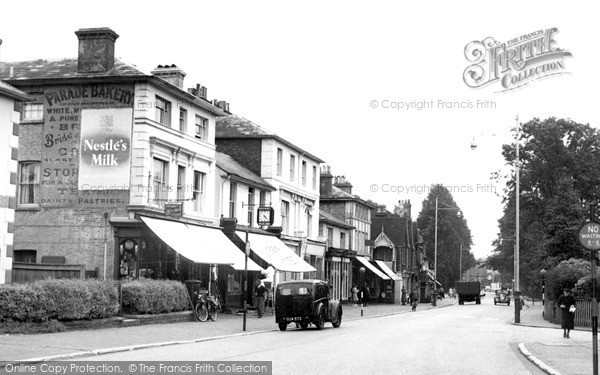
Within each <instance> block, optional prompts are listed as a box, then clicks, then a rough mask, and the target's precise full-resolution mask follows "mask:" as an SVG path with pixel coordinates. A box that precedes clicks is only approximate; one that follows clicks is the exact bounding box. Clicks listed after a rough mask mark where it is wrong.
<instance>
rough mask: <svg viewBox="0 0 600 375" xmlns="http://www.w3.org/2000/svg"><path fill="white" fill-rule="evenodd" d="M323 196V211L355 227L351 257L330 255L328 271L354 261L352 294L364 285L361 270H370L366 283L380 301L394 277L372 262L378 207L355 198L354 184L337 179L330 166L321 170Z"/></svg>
mask: <svg viewBox="0 0 600 375" xmlns="http://www.w3.org/2000/svg"><path fill="white" fill-rule="evenodd" d="M320 194H321V196H320V200H321V210H322V211H323V212H326V213H328V214H329V215H331V216H333V217H335V218H337V219H338V220H341V221H343V222H345V223H346V224H348V225H350V226H352V228H351V230H350V238H349V239H348V244H349V250H351V252H349V253H347V254H339V253H336V252H329V253H328V257H327V263H328V268H329V269H335V268H336V267H337V265H336V264H337V263H339V262H341V263H342V264H345V263H346V262H347V261H348V260H350V261H351V264H352V269H351V279H350V282H349V283H348V285H349V289H348V290H347V291H345V293H350V288H352V285H350V284H360V283H361V274H360V272H359V270H360V269H361V267H366V268H365V270H366V271H365V272H366V273H365V275H364V280H362V282H363V284H365V283H366V284H368V286H369V288H370V289H371V295H372V296H373V298H374V299H380V298H381V296H382V295H383V294H382V293H385V287H383V283H382V282H380V280H381V279H383V280H390V277H389V276H387V275H385V274H384V273H382V271H381V270H379V269H378V268H377V267H375V266H374V265H373V264H371V262H370V261H371V260H372V259H373V254H372V252H371V246H370V243H371V211H372V210H374V209H375V208H376V207H377V206H376V205H375V204H374V203H372V202H368V201H365V200H363V199H361V198H360V197H359V196H357V195H355V194H352V184H351V183H350V182H349V181H348V180H347V179H346V177H344V176H336V177H334V176H333V175H332V174H331V168H330V167H329V166H323V167H322V168H321V187H320ZM346 295H348V294H346Z"/></svg>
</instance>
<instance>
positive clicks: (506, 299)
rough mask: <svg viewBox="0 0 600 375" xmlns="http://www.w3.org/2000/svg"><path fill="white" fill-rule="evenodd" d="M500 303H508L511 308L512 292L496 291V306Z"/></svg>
mask: <svg viewBox="0 0 600 375" xmlns="http://www.w3.org/2000/svg"><path fill="white" fill-rule="evenodd" d="M499 303H506V305H507V306H510V292H509V291H508V290H506V289H500V290H496V295H495V296H494V305H497V304H499Z"/></svg>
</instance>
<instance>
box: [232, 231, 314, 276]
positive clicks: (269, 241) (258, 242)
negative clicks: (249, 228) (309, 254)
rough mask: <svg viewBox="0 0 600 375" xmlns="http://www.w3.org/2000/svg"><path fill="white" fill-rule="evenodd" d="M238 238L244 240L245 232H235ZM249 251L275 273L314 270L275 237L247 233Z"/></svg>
mask: <svg viewBox="0 0 600 375" xmlns="http://www.w3.org/2000/svg"><path fill="white" fill-rule="evenodd" d="M236 234H237V235H238V237H240V238H241V239H242V240H245V239H246V232H242V231H236ZM248 241H249V242H250V249H252V251H254V253H255V254H256V255H257V256H259V257H260V258H261V259H262V260H264V261H265V262H266V263H268V264H269V265H271V266H273V268H275V270H277V271H285V272H315V271H316V269H315V268H314V267H313V266H311V265H310V264H308V263H306V262H305V261H304V259H302V258H300V257H299V256H298V255H296V253H294V252H293V251H292V250H290V248H289V247H287V245H286V244H284V243H283V242H282V241H281V240H280V239H279V238H277V237H275V236H268V235H262V234H257V233H248Z"/></svg>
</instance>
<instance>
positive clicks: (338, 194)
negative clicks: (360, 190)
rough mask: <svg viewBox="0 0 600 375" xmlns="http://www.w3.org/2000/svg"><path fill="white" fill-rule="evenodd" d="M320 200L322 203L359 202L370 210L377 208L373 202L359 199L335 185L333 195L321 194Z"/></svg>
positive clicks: (332, 189) (332, 187)
mask: <svg viewBox="0 0 600 375" xmlns="http://www.w3.org/2000/svg"><path fill="white" fill-rule="evenodd" d="M319 200H321V201H329V200H331V201H349V200H352V201H358V202H360V203H362V204H364V205H366V206H368V207H370V208H372V209H373V208H376V207H377V204H375V203H374V202H371V201H366V200H364V199H362V198H361V197H359V196H358V195H355V194H350V193H347V192H345V191H343V190H342V189H340V188H338V187H336V186H335V185H332V186H331V193H329V194H327V195H324V194H321V196H320V197H319Z"/></svg>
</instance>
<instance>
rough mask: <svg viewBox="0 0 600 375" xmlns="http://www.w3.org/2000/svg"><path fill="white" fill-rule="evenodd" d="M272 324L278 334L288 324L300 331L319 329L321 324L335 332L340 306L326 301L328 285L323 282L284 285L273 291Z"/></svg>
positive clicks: (330, 299)
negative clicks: (327, 323) (274, 324)
mask: <svg viewBox="0 0 600 375" xmlns="http://www.w3.org/2000/svg"><path fill="white" fill-rule="evenodd" d="M275 322H276V323H277V324H278V325H279V329H280V330H281V331H285V330H286V329H287V325H288V324H289V323H292V322H294V323H298V324H299V325H300V327H301V328H302V329H306V328H307V327H308V325H309V324H314V325H315V326H316V327H317V329H323V327H324V326H325V322H331V324H332V325H333V326H334V327H335V328H337V327H339V326H340V324H342V304H341V302H340V301H338V300H335V299H332V298H330V297H329V284H328V283H327V282H325V281H322V280H313V279H309V280H292V281H284V282H281V283H279V284H278V285H277V288H276V291H275Z"/></svg>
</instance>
